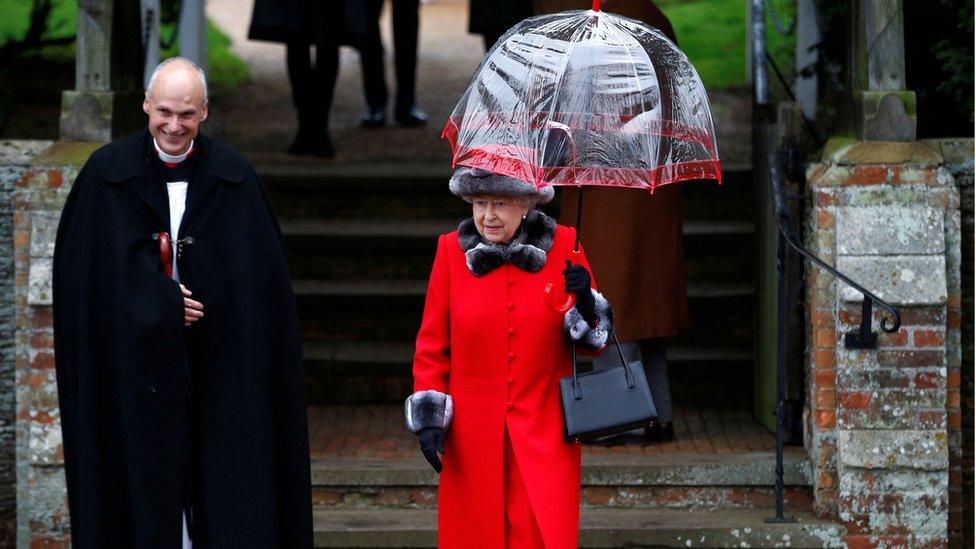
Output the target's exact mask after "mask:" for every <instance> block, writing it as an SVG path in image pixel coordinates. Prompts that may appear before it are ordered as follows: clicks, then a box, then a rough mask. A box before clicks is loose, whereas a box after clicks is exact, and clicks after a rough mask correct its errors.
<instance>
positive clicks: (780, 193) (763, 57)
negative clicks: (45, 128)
mask: <svg viewBox="0 0 976 549" xmlns="http://www.w3.org/2000/svg"><path fill="white" fill-rule="evenodd" d="M749 25H750V43H751V44H750V45H751V49H752V78H753V108H754V109H755V111H754V112H757V113H759V114H757V115H755V116H754V122H753V123H754V124H757V123H763V122H760V119H761V118H762V116H763V115H764V114H765V115H766V116H767V117H768V115H769V112H770V110H771V109H770V101H769V85H768V73H767V66H766V63H767V59H768V54H767V52H766V38H765V33H766V26H765V10H764V1H763V0H751V3H750V18H749ZM781 80H783V81H784V84H785V79H782V77H781ZM786 87H788V86H786ZM808 129H810V130H812V126H808ZM815 134H816V133H815V132H814V135H815ZM754 135H757V133H756V132H754ZM767 143H768V140H765V139H761V140H755V141H754V142H753V147H760V148H761V151H760V153H759V154H754V155H753V157H754V158H756V159H762V160H764V161H765V164H766V165H767V166H768V173H767V174H761V173H760V174H759V177H768V181H769V186H770V191H771V195H770V196H771V197H772V207H773V215H774V218H775V221H776V225H777V229H778V244H777V261H776V270H777V282H776V283H777V316H778V318H777V323H776V324H777V328H776V330H777V334H776V410H775V411H776V471H775V475H776V476H775V490H776V516H775V517H771V518H768V519H766V521H767V522H774V523H775V522H792V521H793V519H790V518H787V517H785V516H784V513H783V433H784V430H785V421H786V419H785V408H786V400H785V393H786V387H785V385H786V375H787V371H786V360H787V355H788V352H789V339H788V335H789V334H788V333H787V327H788V326H789V314H790V312H789V307H788V296H789V291H788V282H789V281H788V280H787V279H786V263H787V258H788V256H787V254H788V252H789V250H790V249H792V250H793V251H794V252H796V253H798V254H800V256H802V257H803V258H805V259H807V260H808V261H810V262H811V263H813V264H814V265H816V266H817V267H818V268H820V269H822V270H824V271H826V272H827V273H829V274H830V275H832V276H834V277H835V278H837V279H839V280H842V281H843V282H845V283H846V284H848V285H849V286H850V287H852V288H854V289H855V290H857V291H859V292H861V294H862V295H863V296H864V297H863V300H862V302H861V323H860V327H859V328H858V329H857V330H855V331H852V332H850V333H847V334H845V338H844V344H845V347H846V348H848V349H876V348H877V345H878V336H877V334H876V333H875V332H874V331H872V322H873V306H874V305H875V304H877V305H878V306H879V307H881V308H882V309H884V310H885V311H886V312H888V313H889V314H890V315H891V317H892V318H893V320H892V321H891V322H890V323H889V318H886V317H884V318H882V319H881V329H882V330H884V331H885V332H888V333H894V332H896V331H897V330H898V328H899V327H900V326H901V315H900V314H899V312H898V310H897V309H896V308H895V307H893V306H892V305H891V304H889V303H887V302H886V301H884V300H883V299H881V298H879V297H878V296H877V295H875V294H874V293H872V292H870V291H868V290H867V289H865V288H864V287H863V286H861V285H860V284H858V283H857V282H854V281H853V280H851V278H850V277H848V276H846V275H845V274H843V273H841V272H840V271H838V270H837V269H835V268H834V267H833V266H832V265H828V264H827V263H826V262H824V261H823V260H821V259H820V258H819V257H817V256H816V255H815V254H813V253H812V252H811V251H810V250H808V249H807V248H806V247H804V246H803V244H802V242H801V240H800V238H799V235H797V232H796V229H795V228H794V224H793V221H792V220H791V219H790V210H789V207H788V202H787V200H788V199H789V198H801V197H788V195H787V193H786V192H785V191H784V189H783V187H784V177H783V170H784V166H783V164H784V162H783V157H784V153H793V152H796V151H785V150H783V151H781V150H768V145H767ZM794 157H795V155H794ZM755 167H756V169H757V170H758V169H759V168H760V166H755Z"/></svg>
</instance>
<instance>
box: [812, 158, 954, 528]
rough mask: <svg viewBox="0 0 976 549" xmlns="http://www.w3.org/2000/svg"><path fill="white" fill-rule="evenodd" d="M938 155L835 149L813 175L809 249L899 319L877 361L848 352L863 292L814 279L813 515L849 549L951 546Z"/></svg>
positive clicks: (945, 245)
mask: <svg viewBox="0 0 976 549" xmlns="http://www.w3.org/2000/svg"><path fill="white" fill-rule="evenodd" d="M942 164H943V158H942V156H941V153H940V151H939V150H935V149H933V148H930V147H927V146H925V145H924V144H922V143H916V142H907V143H895V142H866V141H853V140H842V139H835V140H832V141H831V142H830V143H829V144H828V145H827V147H826V148H825V152H824V154H823V158H822V160H821V161H820V162H819V163H816V164H814V165H812V166H811V167H810V169H809V171H808V174H807V178H808V183H809V193H810V199H811V202H810V203H811V206H812V207H811V208H810V209H809V214H808V218H807V238H806V241H807V244H808V246H810V247H811V249H812V250H813V251H814V253H816V254H818V256H819V257H820V258H822V259H823V260H825V261H826V262H827V263H830V264H834V265H836V267H837V269H838V270H840V271H841V272H843V273H845V274H847V275H848V276H850V277H851V278H852V279H854V280H856V281H858V282H860V283H861V284H862V285H864V286H865V287H866V288H868V289H869V290H872V291H874V292H875V293H877V294H878V296H879V297H881V298H882V299H884V300H886V301H888V302H890V303H891V304H893V305H894V306H896V307H898V308H899V309H900V310H901V313H902V327H901V328H900V329H899V330H898V331H897V332H895V333H893V334H887V333H883V332H881V331H880V328H879V327H878V326H879V324H878V321H879V320H880V318H881V316H882V315H881V314H880V313H879V311H878V309H877V308H875V313H874V318H875V323H874V329H875V330H876V331H877V332H878V333H879V343H878V349H876V350H849V349H846V348H845V346H844V334H845V333H846V332H850V331H853V330H856V329H857V327H858V325H859V323H860V320H861V318H860V317H861V294H860V293H859V292H857V291H855V290H853V289H852V288H850V287H848V286H846V285H845V284H843V283H838V282H837V281H836V280H835V279H834V278H833V277H832V276H830V275H829V274H827V273H825V272H823V271H820V270H818V269H816V268H815V267H809V268H808V270H807V275H808V276H807V314H808V324H807V325H808V334H807V335H808V346H807V348H808V351H807V367H806V373H807V387H808V394H807V402H808V409H807V433H806V434H807V437H806V438H807V441H806V443H807V446H808V449H809V451H810V454H811V457H812V460H813V463H814V471H815V474H814V491H815V500H816V506H817V509H818V510H819V511H821V512H823V513H825V514H830V515H834V516H837V517H839V518H840V519H841V520H842V521H843V522H844V523H845V524H846V526H847V529H848V537H847V541H848V544H849V545H850V546H851V547H892V546H898V547H904V546H909V547H943V546H946V545H947V544H948V520H949V507H950V501H949V484H950V450H952V451H956V452H957V451H958V448H959V437H960V425H961V416H960V395H959V383H960V354H959V349H960V345H959V337H960V332H959V327H960V279H959V276H960V214H959V193H958V190H957V188H956V186H955V184H954V181H953V177H952V175H951V174H950V173H949V172H948V171H947V170H946V169H945V168H944V167H943V166H942Z"/></svg>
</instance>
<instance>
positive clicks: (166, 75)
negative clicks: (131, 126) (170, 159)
mask: <svg viewBox="0 0 976 549" xmlns="http://www.w3.org/2000/svg"><path fill="white" fill-rule="evenodd" d="M142 110H144V111H145V112H146V114H148V115H149V133H151V134H152V136H153V137H154V138H155V139H156V143H157V144H158V145H159V148H160V149H161V150H162V151H163V152H164V153H166V154H171V155H180V154H183V153H185V152H186V151H187V149H189V148H190V142H191V141H193V139H194V138H195V137H196V136H197V133H198V132H199V130H200V123H201V122H203V121H204V120H206V119H207V101H206V98H205V97H204V91H203V85H202V82H201V81H200V76H199V74H197V73H196V72H195V71H194V70H193V69H189V68H187V67H184V66H180V65H179V64H176V63H174V64H173V65H170V66H166V67H163V68H162V69H161V70H160V72H159V74H158V75H157V77H156V81H155V82H153V85H152V87H151V88H150V89H149V90H148V91H147V92H146V100H145V101H144V102H143V103H142Z"/></svg>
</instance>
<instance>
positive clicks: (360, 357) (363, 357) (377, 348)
mask: <svg viewBox="0 0 976 549" xmlns="http://www.w3.org/2000/svg"><path fill="white" fill-rule="evenodd" d="M303 349H304V356H305V364H306V369H307V370H308V373H310V374H311V373H314V374H315V375H328V376H340V377H341V376H370V375H380V376H382V375H410V368H411V365H412V362H413V352H414V345H413V342H400V341H397V342H377V341H368V342H347V341H332V342H321V343H306V344H305V345H304V347H303ZM667 358H668V363H669V364H673V365H675V366H674V368H675V369H685V368H688V367H691V365H693V364H703V365H707V366H709V367H718V366H721V365H722V364H727V363H739V362H751V361H752V358H753V357H752V351H751V349H749V348H724V349H723V348H718V349H704V348H694V347H682V346H679V345H675V344H671V345H669V346H668V350H667ZM589 361H590V359H589V358H588V357H583V356H581V357H580V363H581V364H584V365H585V364H587V363H588V362H589ZM679 365H680V366H679Z"/></svg>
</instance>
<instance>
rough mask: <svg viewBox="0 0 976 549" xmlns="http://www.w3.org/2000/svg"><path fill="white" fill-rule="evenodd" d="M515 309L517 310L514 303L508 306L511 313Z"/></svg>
mask: <svg viewBox="0 0 976 549" xmlns="http://www.w3.org/2000/svg"><path fill="white" fill-rule="evenodd" d="M514 308H515V304H514V303H509V304H508V310H509V311H511V310H512V309H514Z"/></svg>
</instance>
